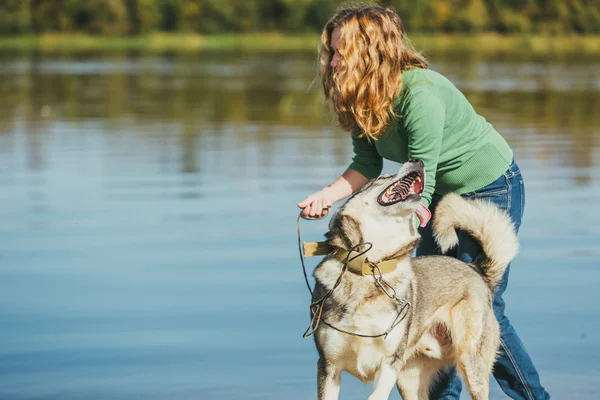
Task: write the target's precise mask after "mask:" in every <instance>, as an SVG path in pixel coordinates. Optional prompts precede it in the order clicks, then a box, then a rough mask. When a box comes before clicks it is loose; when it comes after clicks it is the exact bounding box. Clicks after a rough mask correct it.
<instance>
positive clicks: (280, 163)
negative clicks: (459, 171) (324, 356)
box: [0, 53, 600, 400]
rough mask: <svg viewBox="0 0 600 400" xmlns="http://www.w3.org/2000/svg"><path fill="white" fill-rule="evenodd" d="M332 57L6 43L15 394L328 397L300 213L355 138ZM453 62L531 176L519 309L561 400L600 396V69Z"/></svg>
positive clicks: (516, 284)
mask: <svg viewBox="0 0 600 400" xmlns="http://www.w3.org/2000/svg"><path fill="white" fill-rule="evenodd" d="M314 59H315V57H314V55H313V54H306V53H283V54H234V53H215V54H211V53H206V54H198V55H193V56H192V55H152V56H149V55H140V54H135V53H119V54H76V55H70V56H61V55H22V54H2V55H0V206H1V207H0V320H1V321H2V322H1V324H0V399H11V400H12V399H14V400H19V399H40V400H41V399H61V400H62V399H65V400H70V399H104V400H117V399H148V400H153V399H182V400H183V399H211V400H212V399H215V400H225V399H290V400H292V399H310V398H316V396H315V393H316V360H317V354H316V350H315V348H314V344H313V342H312V339H302V333H303V332H304V330H305V329H306V327H307V325H308V304H309V294H308V291H307V290H306V287H305V284H304V281H303V277H302V271H301V265H300V262H299V256H298V248H297V242H296V240H297V238H296V218H297V215H298V209H297V208H296V206H295V205H296V203H297V202H298V201H299V200H301V199H302V198H303V197H304V196H305V195H307V194H309V193H311V192H312V191H314V190H317V189H319V188H320V187H322V186H323V185H325V184H327V183H329V182H330V181H331V180H332V179H334V178H336V177H337V176H338V174H340V173H341V172H342V171H343V170H344V169H345V168H346V166H347V164H348V162H349V159H350V157H351V145H350V141H349V139H348V137H347V135H346V134H345V133H343V132H341V131H340V130H339V129H338V128H336V127H335V124H334V123H333V118H332V117H331V115H330V114H329V113H328V111H327V109H326V107H324V106H323V105H322V103H321V95H320V93H319V91H318V86H317V87H314V88H312V89H309V86H310V83H311V81H312V79H313V77H314V71H315V61H314ZM432 64H433V65H432V68H433V69H436V70H438V71H440V72H442V73H444V74H446V75H447V76H448V77H449V78H450V79H451V80H452V81H453V82H454V83H455V84H456V85H457V86H458V87H459V88H460V89H462V90H463V91H464V92H465V94H466V95H467V97H468V98H469V99H470V100H471V102H472V103H473V104H474V106H475V108H476V110H478V112H479V113H480V114H482V115H483V116H485V117H486V118H487V119H488V120H489V121H491V122H492V123H493V124H494V126H495V127H496V128H497V130H499V131H500V132H501V133H502V134H503V135H504V136H505V137H506V139H507V141H508V142H509V143H510V144H511V146H512V147H513V149H514V151H515V157H516V160H517V162H518V163H519V164H520V167H521V170H522V171H523V175H524V177H525V181H526V185H527V186H526V187H527V208H526V211H525V217H524V221H523V225H522V228H521V233H520V238H521V244H522V250H521V253H520V255H519V256H518V257H517V259H516V260H515V261H514V263H513V266H512V268H511V280H510V283H509V287H508V291H507V293H506V296H505V299H506V301H507V315H508V316H509V318H510V319H511V321H512V322H513V324H514V325H515V327H516V329H517V331H518V332H519V333H520V335H521V337H522V339H523V341H524V342H525V343H526V345H527V347H528V349H529V351H530V353H531V355H532V357H533V359H534V361H535V363H536V365H537V367H538V369H539V372H540V374H541V376H542V380H543V383H544V384H545V386H546V387H547V388H548V390H549V391H550V393H551V394H552V395H553V398H555V399H570V400H573V399H598V398H600V334H599V332H600V207H599V205H600V60H597V59H596V60H577V59H575V60H573V59H569V60H564V61H562V60H555V59H547V60H536V59H520V60H511V59H493V60H482V59H477V58H474V57H465V58H462V59H461V58H439V59H436V58H435V57H433V58H432ZM385 169H386V171H388V172H393V171H394V170H395V169H396V165H394V164H392V163H387V164H386V166H385ZM326 226H327V221H317V222H310V221H305V222H303V225H302V232H303V240H320V239H321V238H322V234H323V233H324V232H325V230H326ZM316 261H317V260H312V259H311V260H309V261H308V266H309V267H310V268H312V267H314V266H315V265H316ZM342 382H343V383H342V390H341V395H342V398H344V399H365V398H367V397H368V394H369V392H370V386H364V385H362V384H361V383H359V382H358V381H357V380H356V379H354V378H352V377H350V376H348V375H345V376H344V377H343V379H342ZM391 398H399V396H398V394H397V393H396V392H395V391H394V392H393V393H392V397H391ZM492 398H494V399H501V398H505V396H504V395H503V394H502V393H501V392H500V391H499V389H498V387H497V385H496V383H495V382H494V383H493V384H492Z"/></svg>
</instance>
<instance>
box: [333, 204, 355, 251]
mask: <svg viewBox="0 0 600 400" xmlns="http://www.w3.org/2000/svg"><path fill="white" fill-rule="evenodd" d="M325 237H326V238H327V241H328V242H329V245H330V246H332V247H337V248H341V249H345V250H348V249H350V248H352V247H354V246H356V245H357V244H359V243H362V242H363V237H362V233H361V231H360V223H359V222H358V221H357V220H356V219H354V218H352V217H351V216H349V215H345V214H339V213H338V214H336V216H335V218H334V219H332V220H331V222H330V223H329V232H327V233H326V234H325Z"/></svg>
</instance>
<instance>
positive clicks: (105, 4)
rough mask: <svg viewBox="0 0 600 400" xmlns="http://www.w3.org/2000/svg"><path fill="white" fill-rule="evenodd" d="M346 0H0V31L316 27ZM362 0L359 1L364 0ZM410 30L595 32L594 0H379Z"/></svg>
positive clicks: (599, 28) (599, 26)
mask: <svg viewBox="0 0 600 400" xmlns="http://www.w3.org/2000/svg"><path fill="white" fill-rule="evenodd" d="M360 3H361V2H356V1H355V2H352V1H351V2H348V0H1V1H0V34H4V35H11V34H28V33H36V34H37V33H46V32H63V33H87V34H104V35H137V34H143V33H149V32H178V33H182V32H187V33H201V34H213V33H225V32H239V33H243V32H257V31H263V32H264V31H279V32H293V33H306V32H319V31H320V29H321V28H322V27H323V25H324V24H325V22H326V21H327V20H328V19H329V18H330V16H331V15H332V14H333V13H334V12H335V10H336V9H337V8H338V7H340V6H341V5H344V4H360ZM362 3H364V2H362ZM379 4H381V5H386V6H390V7H393V8H395V9H396V10H397V11H398V13H399V14H400V17H401V18H402V19H403V20H404V23H405V25H406V27H407V29H408V30H409V31H411V32H416V31H418V32H448V33H451V32H469V33H475V32H485V31H494V32H500V33H543V34H563V33H579V34H588V33H599V32H600V0H380V1H379Z"/></svg>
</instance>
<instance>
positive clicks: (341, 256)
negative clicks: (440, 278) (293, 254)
mask: <svg viewBox="0 0 600 400" xmlns="http://www.w3.org/2000/svg"><path fill="white" fill-rule="evenodd" d="M302 251H303V255H304V257H305V258H306V257H312V256H327V255H332V256H333V257H334V258H335V259H336V260H338V261H340V262H342V263H346V261H347V260H348V259H350V258H351V257H349V255H350V253H348V252H347V251H346V250H343V249H339V248H333V247H331V246H330V245H329V244H328V243H327V242H302ZM403 258H405V257H397V258H392V259H390V260H385V261H381V262H378V263H373V262H371V261H369V260H368V258H367V252H365V253H364V254H362V255H360V256H358V257H355V258H352V259H351V261H350V262H348V270H349V271H350V272H352V273H355V274H357V275H362V276H364V275H375V273H376V272H378V273H381V274H387V273H390V272H393V271H394V270H395V269H396V266H397V265H398V261H400V260H401V259H403Z"/></svg>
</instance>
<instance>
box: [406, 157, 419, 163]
mask: <svg viewBox="0 0 600 400" xmlns="http://www.w3.org/2000/svg"><path fill="white" fill-rule="evenodd" d="M408 162H409V163H418V162H421V160H420V159H418V158H411V159H410V160H408Z"/></svg>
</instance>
